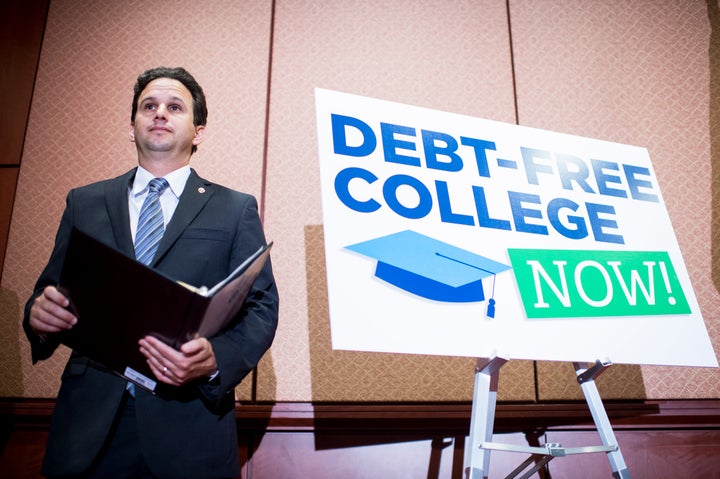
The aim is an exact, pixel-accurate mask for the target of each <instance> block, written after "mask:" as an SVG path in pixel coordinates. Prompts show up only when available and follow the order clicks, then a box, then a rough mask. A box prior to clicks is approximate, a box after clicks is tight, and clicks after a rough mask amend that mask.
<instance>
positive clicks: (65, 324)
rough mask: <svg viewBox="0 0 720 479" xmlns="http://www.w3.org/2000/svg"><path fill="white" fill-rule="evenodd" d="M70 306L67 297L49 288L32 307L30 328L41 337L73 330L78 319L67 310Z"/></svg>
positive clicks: (52, 287) (51, 287)
mask: <svg viewBox="0 0 720 479" xmlns="http://www.w3.org/2000/svg"><path fill="white" fill-rule="evenodd" d="M69 305H70V300H69V299H67V298H66V297H65V295H63V294H62V293H61V292H60V291H58V290H57V288H55V287H54V286H48V287H47V288H45V289H44V290H43V292H42V294H40V296H38V297H37V298H35V302H33V305H32V306H31V307H30V319H29V324H30V327H31V328H32V329H33V331H35V332H36V333H37V334H38V335H40V336H44V335H46V334H48V333H57V332H59V331H63V330H66V329H70V328H72V327H73V326H74V325H75V323H77V318H76V317H75V315H74V314H72V313H71V312H70V311H68V310H67V309H66V308H67V307H68V306H69Z"/></svg>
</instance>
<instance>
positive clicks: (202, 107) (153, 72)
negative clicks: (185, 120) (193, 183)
mask: <svg viewBox="0 0 720 479" xmlns="http://www.w3.org/2000/svg"><path fill="white" fill-rule="evenodd" d="M158 78H170V79H171V80H177V81H179V82H180V83H182V84H183V85H184V86H185V88H187V89H188V90H189V91H190V95H192V99H193V124H194V125H195V126H198V125H203V126H204V125H206V124H207V115H208V111H207V103H206V101H205V93H204V92H203V89H202V87H201V86H200V84H199V83H198V82H197V81H196V80H195V78H193V76H192V75H191V74H190V73H189V72H188V71H187V70H185V69H184V68H182V67H177V68H167V67H157V68H151V69H149V70H145V71H144V72H142V73H141V74H140V76H138V77H137V81H136V82H135V87H134V88H133V92H134V94H133V102H132V112H131V115H130V121H131V122H133V123H134V122H135V115H136V114H137V109H138V99H139V98H140V93H142V91H143V90H144V89H145V87H147V85H148V83H150V82H151V81H153V80H157V79H158ZM196 151H197V146H196V145H193V148H192V152H193V153H195V152H196Z"/></svg>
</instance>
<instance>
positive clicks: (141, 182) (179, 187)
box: [130, 165, 190, 198]
mask: <svg viewBox="0 0 720 479" xmlns="http://www.w3.org/2000/svg"><path fill="white" fill-rule="evenodd" d="M189 177H190V166H189V165H185V166H182V167H180V168H178V169H177V170H174V171H172V172H170V173H168V174H167V175H165V176H164V178H165V179H166V180H167V182H168V184H170V190H171V191H172V192H173V194H174V195H175V197H176V198H180V195H181V194H182V192H183V190H184V189H185V184H186V183H187V180H188V178H189ZM153 178H155V176H153V175H152V174H151V173H150V172H149V171H148V170H146V169H145V168H143V167H142V166H138V167H137V170H136V171H135V179H134V180H133V184H132V185H131V187H130V194H131V195H132V196H138V195H142V194H144V193H146V192H147V189H148V183H150V180H152V179H153Z"/></svg>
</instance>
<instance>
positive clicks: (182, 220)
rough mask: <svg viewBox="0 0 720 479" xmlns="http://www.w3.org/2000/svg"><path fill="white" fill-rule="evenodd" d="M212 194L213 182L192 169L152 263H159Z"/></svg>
mask: <svg viewBox="0 0 720 479" xmlns="http://www.w3.org/2000/svg"><path fill="white" fill-rule="evenodd" d="M212 195H213V187H212V184H210V183H208V182H206V181H205V180H203V179H202V178H200V177H199V176H198V175H197V173H195V170H191V172H190V176H189V177H188V180H187V183H186V184H185V189H184V190H183V193H182V195H180V201H179V202H178V205H177V208H176V209H175V213H174V214H173V217H172V218H171V219H170V223H168V225H167V228H166V229H165V234H164V235H163V237H162V240H160V245H159V246H158V250H157V253H155V258H153V262H152V265H155V264H157V263H158V261H159V260H160V259H161V258H162V257H163V256H164V255H165V253H166V252H167V250H168V249H170V248H171V247H172V245H173V244H175V241H177V239H178V238H179V237H180V235H181V234H182V232H183V231H185V229H186V228H187V227H188V226H189V225H190V223H192V221H193V219H195V217H196V216H197V215H198V213H200V211H201V210H202V209H203V208H204V207H205V205H206V204H207V202H208V200H210V197H212Z"/></svg>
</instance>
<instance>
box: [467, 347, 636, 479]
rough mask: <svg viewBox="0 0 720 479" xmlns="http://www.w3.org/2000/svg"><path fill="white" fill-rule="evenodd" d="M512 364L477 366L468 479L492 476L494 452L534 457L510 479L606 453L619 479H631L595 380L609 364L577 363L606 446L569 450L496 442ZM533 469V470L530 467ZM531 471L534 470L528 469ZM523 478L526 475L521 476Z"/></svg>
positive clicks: (484, 361)
mask: <svg viewBox="0 0 720 479" xmlns="http://www.w3.org/2000/svg"><path fill="white" fill-rule="evenodd" d="M507 361H508V360H507V359H505V358H501V357H497V356H496V357H493V358H490V359H478V361H477V365H476V366H475V388H474V393H473V404H472V412H471V417H470V438H469V444H468V447H467V449H466V451H465V478H466V479H486V478H487V477H488V476H489V467H490V452H491V451H493V450H495V451H508V452H520V453H526V454H530V457H529V458H528V459H527V460H526V461H524V462H523V463H522V464H520V465H519V466H518V467H517V468H516V469H515V470H514V471H512V472H511V473H510V474H509V475H508V476H507V479H510V478H515V477H519V478H520V479H527V478H529V477H530V476H532V475H533V474H534V473H536V472H537V471H539V470H540V469H541V468H542V467H544V466H545V465H546V464H547V463H548V462H550V461H551V460H552V459H554V458H556V457H562V456H568V455H572V454H586V453H596V452H604V453H606V454H607V458H608V461H610V466H611V468H612V475H613V477H614V478H616V479H630V472H629V471H628V469H627V466H626V465H625V461H624V459H623V457H622V453H621V452H620V447H619V446H618V444H617V440H616V439H615V434H614V433H613V430H612V426H611V425H610V420H609V418H608V415H607V412H606V411H605V408H604V406H603V404H602V400H601V399H600V394H599V392H598V389H597V386H596V385H595V378H596V377H597V376H599V375H600V374H601V373H602V372H603V371H605V369H607V368H608V367H609V366H610V363H609V362H605V363H603V362H601V361H599V360H598V361H595V363H594V364H593V365H591V366H589V367H584V366H583V365H582V364H581V363H573V366H574V368H575V374H576V376H577V380H578V382H579V383H580V386H581V388H582V391H583V394H584V395H585V400H586V401H587V404H588V406H589V408H590V413H591V414H592V417H593V420H594V421H595V426H596V428H597V430H598V433H599V435H600V439H601V440H602V446H586V447H576V448H565V447H562V445H561V444H557V443H549V444H545V446H544V447H531V446H527V447H525V446H516V445H512V444H500V443H495V442H493V441H492V439H493V423H494V420H495V406H496V403H497V386H498V378H499V373H500V368H501V367H502V366H503V365H504V364H505V363H506V362H507ZM530 466H532V467H530ZM528 467H530V469H528ZM520 474H522V475H520Z"/></svg>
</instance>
